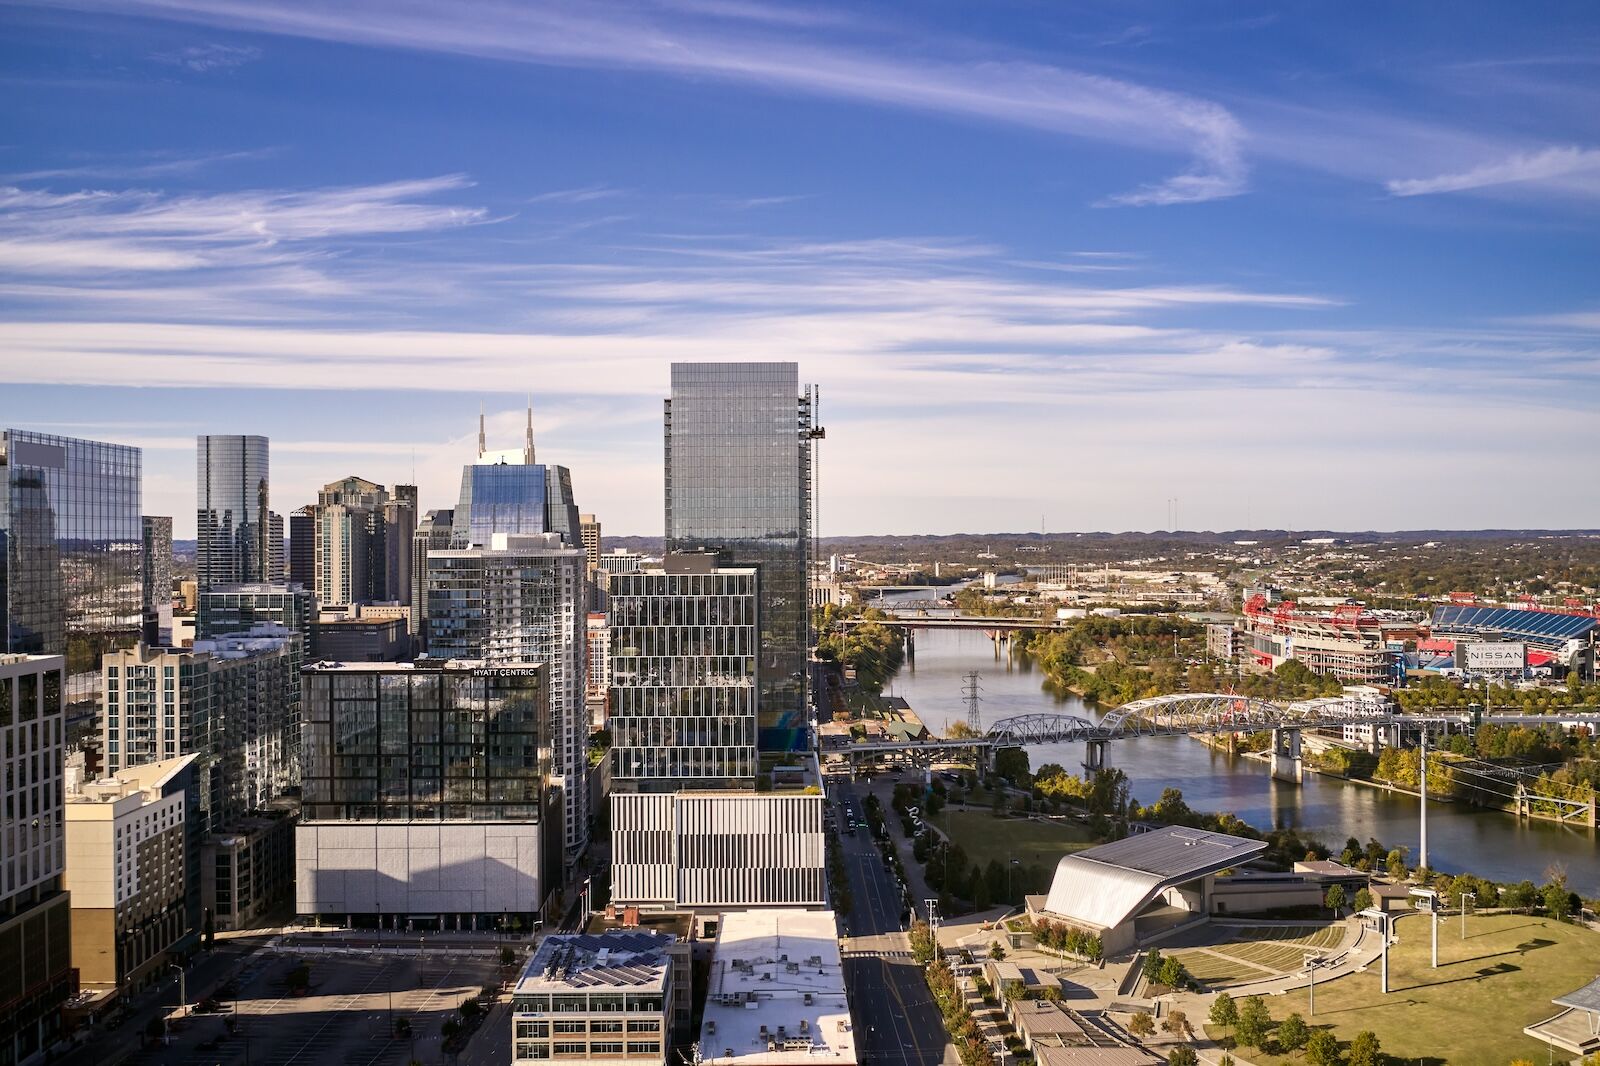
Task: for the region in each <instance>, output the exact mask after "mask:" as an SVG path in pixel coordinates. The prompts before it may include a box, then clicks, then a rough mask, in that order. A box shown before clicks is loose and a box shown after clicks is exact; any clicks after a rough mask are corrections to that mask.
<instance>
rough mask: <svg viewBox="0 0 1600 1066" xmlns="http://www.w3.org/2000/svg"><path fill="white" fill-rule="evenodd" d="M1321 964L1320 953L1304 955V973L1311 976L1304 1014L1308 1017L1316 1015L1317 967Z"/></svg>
mask: <svg viewBox="0 0 1600 1066" xmlns="http://www.w3.org/2000/svg"><path fill="white" fill-rule="evenodd" d="M1321 965H1322V956H1320V955H1307V956H1306V973H1307V974H1309V975H1310V977H1311V992H1310V997H1309V1001H1308V1003H1307V1007H1306V1014H1307V1015H1308V1016H1309V1017H1312V1018H1315V1017H1316V1016H1317V967H1318V966H1321Z"/></svg>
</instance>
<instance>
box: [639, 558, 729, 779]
mask: <svg viewBox="0 0 1600 1066" xmlns="http://www.w3.org/2000/svg"><path fill="white" fill-rule="evenodd" d="M757 601H758V593H757V584H756V572H755V570H754V569H752V568H750V567H741V568H723V567H718V566H717V565H716V557H715V556H714V555H709V554H706V555H668V556H667V557H666V559H665V567H664V568H663V569H660V570H641V571H639V572H637V573H632V574H618V575H617V576H615V577H613V578H612V579H611V593H610V596H609V597H608V600H607V612H608V621H609V626H610V647H611V706H610V728H611V736H612V743H611V750H612V753H613V754H612V763H611V786H612V790H613V791H615V792H633V791H637V792H663V791H665V792H670V791H674V790H676V789H679V788H733V787H740V786H742V787H745V788H753V787H754V786H755V778H756V771H757V769H758V765H759V764H758V760H757V756H756V652H757V650H758V642H759V634H760V626H759V618H758V613H757V612H758V607H757Z"/></svg>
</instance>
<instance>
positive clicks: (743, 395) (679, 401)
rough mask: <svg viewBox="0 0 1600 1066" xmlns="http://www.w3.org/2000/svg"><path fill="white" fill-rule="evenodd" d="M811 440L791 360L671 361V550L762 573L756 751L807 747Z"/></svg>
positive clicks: (807, 409) (668, 419) (806, 398)
mask: <svg viewBox="0 0 1600 1066" xmlns="http://www.w3.org/2000/svg"><path fill="white" fill-rule="evenodd" d="M813 432H814V431H813V428H812V424H811V404H810V398H809V396H808V395H802V394H801V392H800V377H799V368H798V367H797V365H796V364H794V363H674V364H672V398H671V399H670V400H668V401H667V402H666V544H667V550H668V551H669V552H699V551H711V552H716V553H717V555H718V557H719V560H720V562H721V565H723V566H730V567H746V566H748V567H754V568H755V569H756V571H757V573H758V575H759V585H760V597H761V610H760V616H761V655H760V666H759V675H760V682H759V692H760V697H759V700H758V705H759V710H760V721H761V729H760V736H759V742H760V746H761V749H762V750H763V751H774V752H777V751H798V750H804V749H805V748H806V747H807V746H808V744H807V741H808V722H809V720H810V715H809V713H808V710H807V707H806V669H807V666H806V664H807V658H808V648H807V644H808V631H809V622H810V619H809V611H808V607H807V588H806V581H807V563H808V559H809V555H810V546H811V531H810V524H811V478H810V469H811V442H812V438H813ZM818 432H820V431H818Z"/></svg>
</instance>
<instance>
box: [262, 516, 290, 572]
mask: <svg viewBox="0 0 1600 1066" xmlns="http://www.w3.org/2000/svg"><path fill="white" fill-rule="evenodd" d="M283 537H284V532H283V515H281V514H279V513H278V512H276V511H268V512H267V578H266V579H267V580H268V581H270V582H272V583H273V584H275V585H281V584H283V582H284V580H285V575H286V573H287V571H286V569H285V567H284V543H283Z"/></svg>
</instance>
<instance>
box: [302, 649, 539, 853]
mask: <svg viewBox="0 0 1600 1066" xmlns="http://www.w3.org/2000/svg"><path fill="white" fill-rule="evenodd" d="M542 673H543V672H542V670H541V669H540V668H539V667H538V666H534V665H531V664H516V665H509V664H508V665H505V666H490V667H485V666H482V665H479V664H474V665H471V666H466V665H459V664H440V665H438V666H434V667H423V666H417V667H412V666H410V665H406V664H393V665H389V666H384V667H376V668H368V667H364V666H350V667H313V668H311V669H309V670H308V671H307V672H306V674H305V727H304V767H305V775H304V779H303V789H304V791H303V793H302V800H303V810H304V811H305V817H306V818H307V819H308V820H313V821H368V822H370V821H378V822H383V821H478V822H538V821H540V820H541V818H540V814H541V811H540V808H541V805H542V798H543V790H544V779H545V777H546V776H547V774H548V772H549V769H550V749H549V744H548V731H547V730H546V728H545V705H544V704H545V701H544V691H543V677H542Z"/></svg>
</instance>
